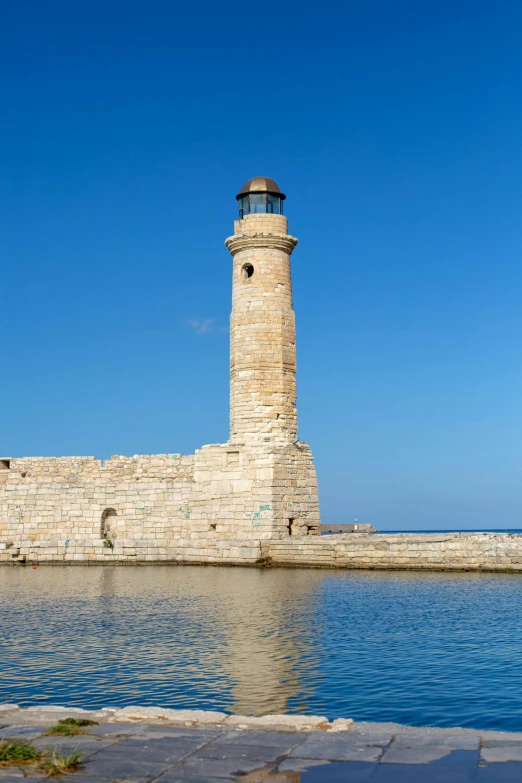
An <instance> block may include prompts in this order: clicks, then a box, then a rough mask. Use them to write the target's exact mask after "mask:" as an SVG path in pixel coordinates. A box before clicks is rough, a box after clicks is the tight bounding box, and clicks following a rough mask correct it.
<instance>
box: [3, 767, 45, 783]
mask: <svg viewBox="0 0 522 783" xmlns="http://www.w3.org/2000/svg"><path fill="white" fill-rule="evenodd" d="M4 771H5V770H0V780H1V781H2V783H20V781H21V780H28V778H25V777H24V774H23V772H20V774H15V773H14V771H13V770H11V769H10V770H9V773H8V774H7V775H4V774H3V773H4ZM41 779H42V778H31V780H32V781H34V783H36V781H37V780H41Z"/></svg>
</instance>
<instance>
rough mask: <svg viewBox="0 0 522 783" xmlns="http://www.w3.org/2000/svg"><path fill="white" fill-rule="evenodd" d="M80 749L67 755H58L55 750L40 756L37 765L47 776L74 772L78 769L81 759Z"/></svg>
mask: <svg viewBox="0 0 522 783" xmlns="http://www.w3.org/2000/svg"><path fill="white" fill-rule="evenodd" d="M82 756H83V754H82V752H81V750H75V751H74V753H71V754H70V755H69V756H59V755H58V754H57V753H56V751H55V750H53V751H52V752H51V753H48V754H47V755H46V756H45V757H44V758H42V760H41V762H40V764H39V766H40V769H43V770H45V772H47V775H48V777H54V776H56V775H63V774H64V773H65V772H74V770H75V769H78V767H79V766H80V763H81V760H82Z"/></svg>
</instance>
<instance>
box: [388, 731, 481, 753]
mask: <svg viewBox="0 0 522 783" xmlns="http://www.w3.org/2000/svg"><path fill="white" fill-rule="evenodd" d="M396 744H403V745H405V746H406V745H413V744H416V745H444V746H447V747H448V748H452V749H453V750H477V748H478V747H479V746H480V733H479V732H478V731H474V730H473V729H434V728H426V729H408V730H407V731H404V732H401V733H400V734H398V735H397V736H396V737H395V739H394V741H393V745H396Z"/></svg>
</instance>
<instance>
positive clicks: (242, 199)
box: [225, 177, 297, 443]
mask: <svg viewBox="0 0 522 783" xmlns="http://www.w3.org/2000/svg"><path fill="white" fill-rule="evenodd" d="M236 198H237V200H238V203H239V218H238V220H236V221H235V223H234V235H233V236H231V237H229V238H228V239H227V240H226V243H225V244H226V246H227V248H228V249H229V251H230V253H231V254H232V256H233V268H232V315H231V318H230V439H231V441H232V442H235V441H237V442H254V441H262V442H265V443H274V442H275V443H289V442H292V441H293V440H295V438H296V436H297V410H296V381H295V372H296V361H295V315H294V311H293V303H292V277H291V273H290V255H291V253H292V251H293V249H294V248H295V246H296V245H297V239H295V237H293V236H290V235H289V233H288V220H287V218H286V217H285V216H284V215H283V203H284V200H285V195H284V194H283V193H281V191H280V190H279V187H278V186H277V184H276V183H275V182H274V180H272V179H268V177H254V179H250V180H248V182H246V183H245V184H244V185H243V187H242V188H241V190H240V192H239V193H238V195H237V196H236Z"/></svg>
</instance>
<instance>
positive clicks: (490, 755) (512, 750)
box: [480, 745, 522, 778]
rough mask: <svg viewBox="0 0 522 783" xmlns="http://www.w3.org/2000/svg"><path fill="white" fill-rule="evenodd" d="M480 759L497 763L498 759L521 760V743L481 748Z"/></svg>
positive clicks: (489, 762)
mask: <svg viewBox="0 0 522 783" xmlns="http://www.w3.org/2000/svg"><path fill="white" fill-rule="evenodd" d="M480 759H481V761H485V762H487V763H488V764H493V763H497V762H499V761H522V745H504V746H501V747H494V748H491V747H487V748H481V751H480ZM521 778H522V772H521Z"/></svg>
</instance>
